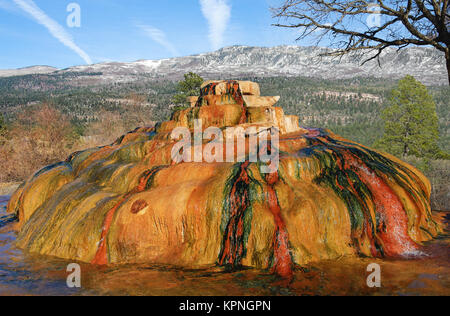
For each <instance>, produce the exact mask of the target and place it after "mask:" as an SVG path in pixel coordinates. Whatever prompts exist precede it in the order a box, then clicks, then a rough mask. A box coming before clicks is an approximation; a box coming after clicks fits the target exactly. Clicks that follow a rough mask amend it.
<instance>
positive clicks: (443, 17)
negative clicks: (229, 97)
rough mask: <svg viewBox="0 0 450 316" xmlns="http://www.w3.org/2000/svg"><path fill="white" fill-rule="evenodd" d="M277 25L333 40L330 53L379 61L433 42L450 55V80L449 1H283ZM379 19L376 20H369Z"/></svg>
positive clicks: (449, 57) (448, 57) (301, 35)
mask: <svg viewBox="0 0 450 316" xmlns="http://www.w3.org/2000/svg"><path fill="white" fill-rule="evenodd" d="M272 12H273V16H274V18H276V19H278V21H277V23H275V24H274V25H275V26H278V27H286V28H294V29H299V31H300V33H299V36H298V38H297V40H302V39H305V38H307V37H315V38H317V39H318V43H320V42H321V41H322V40H323V39H325V38H327V37H328V38H329V39H330V40H331V42H332V43H333V45H332V48H335V50H332V51H330V52H328V53H326V54H327V55H334V56H342V55H344V54H348V53H353V52H358V51H359V52H361V53H362V55H369V56H368V57H367V59H366V60H365V61H364V62H363V63H366V62H368V61H371V60H374V59H376V60H377V61H378V62H380V56H381V54H382V52H383V51H384V50H385V49H386V48H388V47H398V49H399V50H400V49H403V48H405V47H407V46H409V45H417V46H433V47H434V48H436V49H438V50H439V51H442V52H444V53H445V57H446V60H447V70H448V72H449V83H450V49H449V47H450V30H449V29H450V15H449V0H374V1H373V2H369V1H368V0H284V2H283V4H282V5H281V6H280V7H279V8H273V9H272ZM373 17H377V18H378V20H377V23H369V19H370V18H373Z"/></svg>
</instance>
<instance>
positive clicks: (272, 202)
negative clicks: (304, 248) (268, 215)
mask: <svg viewBox="0 0 450 316" xmlns="http://www.w3.org/2000/svg"><path fill="white" fill-rule="evenodd" d="M278 180H279V175H278V172H275V173H270V174H267V175H266V182H267V184H268V189H267V202H268V204H269V209H270V211H271V212H272V214H273V217H274V220H275V225H276V230H275V235H274V238H273V260H274V262H273V267H272V273H276V274H278V275H279V276H281V277H283V278H286V279H291V278H292V277H293V274H294V271H293V267H294V263H293V262H292V257H291V253H290V250H289V234H288V232H287V229H286V224H285V223H284V220H283V217H282V215H281V208H280V204H279V202H278V197H277V194H276V192H275V189H274V185H275V184H276V183H277V182H278Z"/></svg>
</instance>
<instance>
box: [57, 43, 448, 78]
mask: <svg viewBox="0 0 450 316" xmlns="http://www.w3.org/2000/svg"><path fill="white" fill-rule="evenodd" d="M326 51H327V49H326V48H317V47H300V46H278V47H270V48H266V47H248V46H232V47H227V48H223V49H220V50H218V51H215V52H211V53H204V54H199V55H193V56H187V57H178V58H171V59H163V60H157V61H155V60H141V61H136V62H132V63H117V62H115V63H102V64H95V65H87V66H77V67H71V68H68V69H65V70H62V71H61V72H84V73H87V72H89V73H96V72H101V73H102V74H103V77H102V79H103V80H106V81H114V80H118V81H124V80H125V81H127V80H133V79H132V77H135V76H136V75H139V74H147V75H150V76H154V77H159V78H161V77H164V78H168V79H176V78H179V77H180V76H181V75H182V74H184V73H186V72H188V71H193V72H197V73H199V74H201V75H203V76H204V77H207V78H213V77H222V78H223V77H227V78H233V77H242V76H255V77H273V76H282V77H293V76H306V77H314V78H322V79H345V78H354V77H377V78H390V79H398V78H401V77H404V76H405V75H407V74H409V75H413V76H414V77H416V78H417V79H419V80H420V81H422V82H423V83H425V84H429V85H440V84H446V83H447V72H446V69H445V60H444V56H443V54H441V53H440V52H438V51H436V50H435V49H432V48H419V47H411V48H406V49H403V50H401V51H399V52H398V51H397V50H396V49H387V50H386V51H385V53H384V54H383V55H382V57H381V67H380V66H379V65H378V63H377V62H376V61H371V62H369V63H367V64H365V65H364V66H361V64H362V60H359V59H357V58H356V57H353V56H344V57H342V58H341V59H339V58H330V57H326V58H325V57H324V58H320V57H319V55H320V54H321V53H324V52H326ZM130 76H131V77H130ZM127 77H128V78H127Z"/></svg>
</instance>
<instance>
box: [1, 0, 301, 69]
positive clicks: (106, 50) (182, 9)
mask: <svg viewBox="0 0 450 316" xmlns="http://www.w3.org/2000/svg"><path fill="white" fill-rule="evenodd" d="M280 2H281V0H159V1H157V0H0V41H1V45H0V47H1V51H0V68H1V69H5V68H19V67H26V66H30V65H50V66H55V67H58V68H64V67H69V66H73V65H81V64H85V63H88V62H93V63H99V62H104V61H135V60H139V59H161V58H168V57H174V56H185V55H191V54H197V53H202V52H208V51H212V50H215V49H217V48H219V47H224V46H231V45H252V46H253V45H254V46H276V45H285V44H286V45H295V44H303V45H308V44H309V43H296V42H295V38H296V37H295V33H294V32H293V31H289V30H286V29H279V28H276V27H273V26H271V23H273V22H274V21H273V20H272V18H271V13H270V11H269V8H270V7H271V6H276V5H277V4H279V3H280ZM71 3H75V4H76V5H78V6H79V8H80V24H81V25H80V27H69V25H68V24H67V17H68V16H69V15H70V14H71V13H72V12H74V13H76V12H77V11H76V10H75V11H71V12H68V11H67V7H68V5H69V4H71ZM72 21H76V20H72Z"/></svg>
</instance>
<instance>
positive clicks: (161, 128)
mask: <svg viewBox="0 0 450 316" xmlns="http://www.w3.org/2000/svg"><path fill="white" fill-rule="evenodd" d="M246 96H252V98H253V97H259V96H260V89H259V86H258V85H257V84H256V83H251V82H238V81H211V82H207V83H205V84H204V86H203V87H202V95H201V96H200V99H198V100H196V106H195V107H192V108H189V109H186V110H182V111H179V112H177V113H175V114H174V115H173V117H172V119H171V120H170V121H168V122H164V123H162V124H159V125H157V127H155V128H139V129H137V130H135V131H133V132H131V133H129V134H127V135H125V136H124V137H121V138H120V139H118V140H117V141H116V142H115V143H114V144H111V145H109V146H105V147H102V148H95V149H90V150H87V151H84V152H79V153H75V154H73V155H72V156H71V157H69V158H68V159H67V160H66V161H65V162H62V163H59V164H56V165H54V166H49V167H47V168H45V169H43V170H41V171H39V172H38V173H36V174H35V175H34V176H32V177H31V178H30V179H28V180H27V181H26V182H25V183H24V184H23V185H22V186H21V187H20V188H19V189H18V191H17V192H16V193H15V194H14V195H13V197H12V199H11V201H10V203H9V205H8V211H9V212H11V213H15V214H16V215H17V217H18V220H19V225H18V229H19V233H18V239H17V245H18V246H19V247H20V248H23V249H25V250H27V251H29V252H31V253H38V254H43V255H49V256H55V257H60V258H64V259H70V260H77V261H82V262H89V263H93V264H130V263H152V264H153V263H157V264H169V265H175V266H183V267H189V268H194V267H203V266H212V265H216V264H218V265H220V266H224V267H231V268H233V267H240V266H248V267H254V268H258V269H271V270H272V271H273V272H274V273H278V274H280V275H283V276H289V275H290V271H292V270H294V269H296V267H298V266H299V265H304V264H307V263H310V262H314V261H319V260H325V259H336V258H339V257H341V256H346V255H348V256H358V255H364V256H371V257H380V258H384V257H410V256H416V255H420V254H421V245H422V243H423V242H425V241H429V240H431V239H433V238H434V237H436V236H438V235H439V234H440V233H442V225H441V223H440V222H438V221H437V220H436V219H434V217H433V216H432V212H431V209H430V194H431V192H430V191H431V188H430V183H429V181H428V180H427V179H426V178H425V177H424V176H423V174H422V173H420V172H419V171H418V170H416V169H415V168H413V167H411V166H409V165H407V164H406V163H404V162H402V161H400V160H399V159H397V158H395V157H392V156H390V155H387V154H384V153H379V152H376V151H374V150H371V149H370V148H367V147H364V146H361V145H359V144H357V143H354V142H351V141H348V140H345V139H343V138H341V137H339V136H337V135H334V134H333V133H332V132H330V131H327V130H322V129H304V128H300V127H299V125H298V118H296V117H294V116H285V115H284V113H283V110H282V109H281V108H276V107H273V106H272V105H270V104H271V103H272V101H274V100H275V99H277V98H275V99H270V98H268V99H265V100H269V99H270V100H271V101H267V102H268V103H265V104H263V103H261V106H248V105H247V104H246V102H247V101H248V100H249V98H248V97H247V98H246ZM201 100H203V101H201ZM205 100H206V101H205ZM211 100H215V101H214V102H213V104H209V102H211ZM217 100H221V101H220V102H218V101H217ZM224 100H229V101H224ZM200 101H201V102H200ZM205 103H206V104H205ZM196 120H201V121H202V125H203V127H202V128H203V130H205V129H206V128H208V127H219V128H222V129H225V128H226V127H237V126H241V127H245V128H247V127H249V126H258V127H266V128H276V129H277V130H279V131H280V133H281V134H280V137H279V142H280V143H279V149H280V157H279V158H280V163H279V167H278V170H277V171H276V172H275V173H273V174H264V173H262V172H261V165H262V164H264V163H254V162H250V161H248V160H246V159H245V157H247V156H248V154H249V147H248V146H246V147H245V155H244V159H243V161H236V162H228V163H227V162H224V163H221V162H214V163H207V162H205V161H202V162H189V163H187V162H182V163H178V164H175V163H174V162H173V160H172V157H171V151H172V148H173V146H174V145H175V144H176V142H177V140H172V139H171V137H170V136H171V132H172V131H173V129H174V128H176V127H186V128H187V129H188V130H190V131H191V133H194V124H195V121H196ZM208 143H209V141H204V142H203V143H202V144H201V149H205V148H206V146H208ZM223 149H224V152H225V151H226V148H223Z"/></svg>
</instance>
